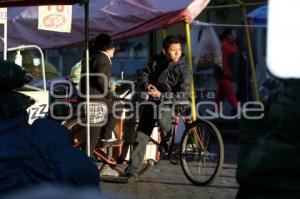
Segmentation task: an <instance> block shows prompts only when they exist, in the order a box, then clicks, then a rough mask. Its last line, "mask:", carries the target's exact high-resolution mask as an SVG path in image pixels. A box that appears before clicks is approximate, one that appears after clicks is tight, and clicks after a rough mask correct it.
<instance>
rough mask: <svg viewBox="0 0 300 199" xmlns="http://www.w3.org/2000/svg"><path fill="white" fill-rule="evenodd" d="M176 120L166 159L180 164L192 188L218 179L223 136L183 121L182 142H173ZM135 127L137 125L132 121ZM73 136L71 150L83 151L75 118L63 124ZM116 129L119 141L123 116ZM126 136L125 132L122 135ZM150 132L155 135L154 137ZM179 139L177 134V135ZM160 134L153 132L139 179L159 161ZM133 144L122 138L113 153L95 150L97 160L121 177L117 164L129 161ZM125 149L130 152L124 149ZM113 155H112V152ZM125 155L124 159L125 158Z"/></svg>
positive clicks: (208, 124) (81, 134) (209, 127)
mask: <svg viewBox="0 0 300 199" xmlns="http://www.w3.org/2000/svg"><path fill="white" fill-rule="evenodd" d="M178 121H179V117H178V116H176V117H175V121H174V122H173V123H172V133H171V135H173V137H172V141H171V144H170V147H169V151H168V159H169V161H170V162H171V163H172V164H178V163H180V164H181V168H182V170H183V173H184V175H185V176H186V177H187V179H188V180H189V181H190V182H191V183H193V184H194V185H200V186H203V185H209V184H211V183H212V182H213V181H214V180H215V179H216V177H217V176H218V174H219V172H220V170H221V168H222V165H223V161H224V144H223V140H222V136H221V134H220V132H219V130H218V129H217V127H216V126H215V125H214V124H212V123H211V122H209V121H206V120H201V119H199V120H197V121H195V122H192V121H191V120H189V119H186V118H184V124H185V128H186V129H185V131H184V133H183V135H182V138H181V142H180V144H179V143H175V140H176V135H177V131H178V124H179V122H178ZM134 124H136V123H135V122H134ZM64 125H65V126H66V127H67V128H68V129H69V130H70V131H71V133H72V134H73V136H74V147H76V148H79V149H81V150H84V149H85V140H86V139H85V131H86V130H85V127H84V126H81V125H80V124H79V122H78V121H77V119H76V118H75V119H71V120H69V121H66V122H65V124H64ZM117 127H118V128H116V129H117V130H114V132H113V134H114V135H115V137H116V138H117V139H118V140H120V141H121V140H123V137H124V117H123V118H121V119H120V120H119V123H118V124H117ZM125 133H126V132H125ZM153 133H156V135H155V136H153ZM177 136H178V135H177ZM160 141H161V139H160V133H158V134H157V127H155V128H154V129H153V132H152V136H151V139H150V141H149V145H150V146H151V147H152V148H153V147H155V154H154V155H153V154H150V155H148V156H150V157H148V158H147V152H146V158H145V161H144V162H145V163H146V164H144V166H143V168H142V169H141V170H140V172H139V174H138V175H139V176H142V175H143V174H144V173H146V171H147V170H148V169H149V168H150V167H151V166H153V165H155V164H157V163H158V162H159V160H160V150H159V149H160ZM133 145H134V142H132V141H129V142H128V140H126V139H125V142H120V144H116V145H112V147H113V148H116V149H117V150H116V151H112V150H108V151H107V152H105V151H103V150H102V149H101V148H97V149H95V151H94V155H95V156H96V158H97V159H98V160H100V161H102V162H103V163H107V164H110V165H111V166H113V167H114V168H115V169H116V170H117V171H118V172H119V173H121V174H123V170H122V169H121V168H119V166H118V165H119V164H123V163H124V162H125V163H126V162H128V160H129V158H128V154H130V151H131V150H132V148H133ZM126 148H127V149H128V148H129V150H126ZM113 152H115V153H113ZM126 156H127V159H126V158H125V157H126Z"/></svg>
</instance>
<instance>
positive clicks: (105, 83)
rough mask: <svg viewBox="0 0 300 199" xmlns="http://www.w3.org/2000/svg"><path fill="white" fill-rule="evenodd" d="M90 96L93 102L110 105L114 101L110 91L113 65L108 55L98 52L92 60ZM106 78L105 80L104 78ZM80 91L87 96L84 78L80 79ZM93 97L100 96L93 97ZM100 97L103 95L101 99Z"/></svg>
mask: <svg viewBox="0 0 300 199" xmlns="http://www.w3.org/2000/svg"><path fill="white" fill-rule="evenodd" d="M89 64H90V74H91V75H90V95H91V98H90V100H91V101H102V102H105V103H110V102H111V101H112V93H111V90H110V79H111V63H110V60H109V58H108V57H107V55H105V54H104V53H103V52H101V51H98V52H96V53H95V54H93V55H92V56H91V58H90V62H89ZM85 71H86V70H85V67H83V72H82V74H85ZM104 76H105V77H106V78H103V77H104ZM80 90H81V92H82V93H83V94H86V78H85V76H83V77H82V78H81V79H80ZM92 95H98V97H97V96H95V97H93V96H92ZM99 95H102V96H101V97H99Z"/></svg>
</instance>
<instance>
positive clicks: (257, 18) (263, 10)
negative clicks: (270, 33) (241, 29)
mask: <svg viewBox="0 0 300 199" xmlns="http://www.w3.org/2000/svg"><path fill="white" fill-rule="evenodd" d="M267 15H268V6H266V5H265V6H260V7H258V8H256V9H254V10H252V11H251V12H250V13H248V14H247V17H249V18H250V19H252V20H253V22H254V24H257V25H266V24H267V18H268V17H267Z"/></svg>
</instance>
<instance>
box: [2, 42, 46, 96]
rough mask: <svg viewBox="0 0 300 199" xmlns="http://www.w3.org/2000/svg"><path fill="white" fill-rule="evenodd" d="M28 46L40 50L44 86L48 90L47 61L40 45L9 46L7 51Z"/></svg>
mask: <svg viewBox="0 0 300 199" xmlns="http://www.w3.org/2000/svg"><path fill="white" fill-rule="evenodd" d="M28 48H35V49H37V50H38V51H39V53H40V55H41V66H42V77H43V87H44V91H46V90H47V88H46V71H45V61H44V59H45V58H44V53H43V51H42V49H41V48H40V47H38V46H37V45H21V46H17V47H13V48H8V49H7V51H15V50H23V49H28Z"/></svg>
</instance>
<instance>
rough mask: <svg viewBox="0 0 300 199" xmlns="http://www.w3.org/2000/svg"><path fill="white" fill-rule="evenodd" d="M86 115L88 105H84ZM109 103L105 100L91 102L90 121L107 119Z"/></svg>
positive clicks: (96, 121) (99, 121)
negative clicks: (104, 101)
mask: <svg viewBox="0 0 300 199" xmlns="http://www.w3.org/2000/svg"><path fill="white" fill-rule="evenodd" d="M83 109H84V113H85V116H86V115H87V105H86V104H85V105H84V106H83ZM107 112H108V109H107V105H106V104H105V103H103V102H90V123H92V124H97V123H102V122H104V121H105V119H106V117H107Z"/></svg>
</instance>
